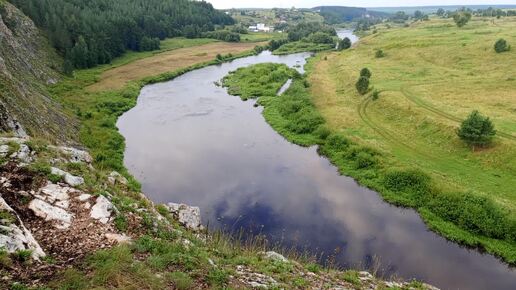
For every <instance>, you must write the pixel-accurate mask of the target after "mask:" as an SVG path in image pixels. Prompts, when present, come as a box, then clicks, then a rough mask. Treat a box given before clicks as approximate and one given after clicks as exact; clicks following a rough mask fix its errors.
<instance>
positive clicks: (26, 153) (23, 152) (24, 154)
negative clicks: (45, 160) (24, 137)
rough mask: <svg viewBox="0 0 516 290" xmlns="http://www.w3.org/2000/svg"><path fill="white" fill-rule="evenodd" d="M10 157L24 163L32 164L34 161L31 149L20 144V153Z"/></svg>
mask: <svg viewBox="0 0 516 290" xmlns="http://www.w3.org/2000/svg"><path fill="white" fill-rule="evenodd" d="M10 157H11V158H18V159H19V160H20V161H21V162H23V163H31V162H32V161H33V158H32V154H31V151H30V148H29V146H27V145H25V144H20V149H19V150H18V152H15V153H13V154H12V155H11V156H10Z"/></svg>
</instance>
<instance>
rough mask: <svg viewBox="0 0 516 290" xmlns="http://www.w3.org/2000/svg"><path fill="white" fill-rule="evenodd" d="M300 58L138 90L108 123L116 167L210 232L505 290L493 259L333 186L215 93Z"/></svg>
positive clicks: (502, 270) (336, 181) (316, 161)
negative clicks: (121, 153) (195, 215)
mask: <svg viewBox="0 0 516 290" xmlns="http://www.w3.org/2000/svg"><path fill="white" fill-rule="evenodd" d="M307 57H309V54H306V53H304V54H294V55H287V56H273V55H271V54H270V53H269V52H264V53H262V54H260V55H258V56H250V57H246V58H242V59H238V60H235V61H233V62H231V63H224V64H221V65H214V66H210V67H206V68H203V69H199V70H195V71H192V72H189V73H186V74H184V75H182V76H180V77H178V78H176V79H174V80H172V81H168V82H164V83H160V84H154V85H149V86H146V87H145V88H143V90H142V91H141V94H140V96H139V98H138V103H137V105H136V107H135V108H133V109H132V110H130V111H129V112H127V113H126V114H124V115H123V116H122V117H121V118H120V119H119V121H118V127H119V129H120V132H121V134H122V135H123V136H124V137H125V138H126V142H127V148H126V152H125V165H126V166H127V168H128V169H129V170H130V172H131V173H132V174H133V175H134V176H135V177H136V178H137V179H138V180H139V181H140V182H141V183H142V186H143V191H144V192H145V193H146V194H147V196H149V198H151V199H152V200H153V201H155V202H158V203H166V202H178V203H186V204H189V205H195V206H199V207H200V208H201V211H202V218H203V221H204V222H205V223H209V225H210V227H211V228H213V227H217V228H226V229H229V230H235V231H237V230H239V229H240V228H244V229H246V230H248V229H252V230H253V231H254V232H260V233H262V234H265V235H266V236H267V237H268V238H269V239H270V240H271V241H272V242H278V243H282V244H283V245H285V246H296V247H298V248H303V249H307V250H309V251H312V252H313V253H323V254H326V255H329V254H334V255H335V261H336V262H337V264H338V265H340V266H342V267H363V268H366V269H367V268H371V267H375V266H376V265H379V269H380V273H382V274H383V275H386V276H390V275H396V276H398V277H401V278H404V279H412V278H416V279H420V280H423V281H426V282H428V283H430V284H433V285H435V286H438V287H441V288H443V289H516V272H515V271H513V270H512V269H510V268H509V267H507V266H506V265H505V264H503V263H501V262H500V261H499V260H497V259H496V258H494V257H492V256H490V255H485V254H481V253H479V252H478V251H476V250H471V249H466V248H463V247H460V246H458V245H456V244H454V243H451V242H448V241H446V240H445V239H443V238H442V237H440V236H438V235H436V234H434V233H433V232H430V231H429V230H428V229H427V228H426V226H425V225H424V223H423V222H422V221H421V219H420V217H419V216H418V215H417V214H416V213H415V212H414V211H413V210H409V209H401V208H398V207H394V206H391V205H389V204H387V203H385V202H384V201H382V199H381V198H380V197H379V196H378V194H377V193H376V192H374V191H371V190H368V189H367V188H364V187H361V186H359V185H358V184H357V183H356V182H355V181H354V180H353V179H351V178H349V177H345V176H340V175H339V174H338V172H337V169H336V168H335V167H334V166H332V165H331V164H330V163H329V161H328V160H326V159H325V158H322V157H320V156H319V155H318V154H317V150H316V148H315V147H311V148H303V147H300V146H297V145H293V144H291V143H289V142H288V141H286V140H285V139H283V138H282V137H281V136H280V135H279V134H278V133H276V132H275V131H274V130H273V129H272V128H271V127H270V126H269V125H268V124H267V123H266V122H265V120H264V118H263V116H262V115H261V111H262V109H261V108H259V107H258V108H257V107H254V106H253V105H254V101H247V102H243V101H241V100H240V98H239V97H235V96H230V95H228V94H227V92H226V90H225V89H224V88H221V87H219V86H217V85H216V84H215V82H217V81H220V80H221V79H222V78H223V77H224V76H225V75H226V74H228V73H229V72H230V71H233V70H235V69H237V68H239V67H244V66H248V65H251V64H256V63H263V62H275V63H284V64H287V65H289V66H290V67H296V68H297V69H298V70H300V71H301V72H303V69H302V67H303V65H304V64H305V62H306V61H305V59H306V58H307Z"/></svg>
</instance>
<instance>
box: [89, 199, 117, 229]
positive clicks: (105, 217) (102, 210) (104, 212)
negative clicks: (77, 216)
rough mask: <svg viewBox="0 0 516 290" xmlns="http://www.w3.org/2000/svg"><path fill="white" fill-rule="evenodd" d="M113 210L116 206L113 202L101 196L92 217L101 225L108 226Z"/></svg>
mask: <svg viewBox="0 0 516 290" xmlns="http://www.w3.org/2000/svg"><path fill="white" fill-rule="evenodd" d="M113 209H114V206H113V204H112V203H111V201H109V200H108V199H107V198H106V197H104V196H103V195H101V196H99V197H97V202H96V203H95V205H94V206H93V207H92V208H91V211H90V216H91V217H92V218H94V219H96V220H98V221H100V222H101V223H103V224H106V223H108V222H109V219H110V217H111V212H112V211H113Z"/></svg>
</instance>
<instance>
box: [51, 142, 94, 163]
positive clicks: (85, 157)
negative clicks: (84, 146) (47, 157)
mask: <svg viewBox="0 0 516 290" xmlns="http://www.w3.org/2000/svg"><path fill="white" fill-rule="evenodd" d="M51 147H52V148H54V149H57V150H59V151H61V152H62V153H64V154H65V155H67V156H68V160H69V161H70V162H73V163H79V162H84V163H88V164H89V163H91V162H93V158H92V157H91V155H90V154H89V153H88V152H86V151H84V150H80V149H77V148H73V147H65V146H59V147H54V146H51Z"/></svg>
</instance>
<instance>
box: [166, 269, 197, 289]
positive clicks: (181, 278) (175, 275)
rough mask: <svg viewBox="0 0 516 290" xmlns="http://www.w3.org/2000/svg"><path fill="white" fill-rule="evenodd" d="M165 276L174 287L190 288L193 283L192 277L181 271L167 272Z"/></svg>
mask: <svg viewBox="0 0 516 290" xmlns="http://www.w3.org/2000/svg"><path fill="white" fill-rule="evenodd" d="M167 278H168V279H169V280H170V281H171V282H172V283H173V284H174V287H175V289H178V290H186V289H190V288H191V287H192V284H193V280H192V278H190V276H188V274H186V273H183V272H172V273H168V274H167Z"/></svg>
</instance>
